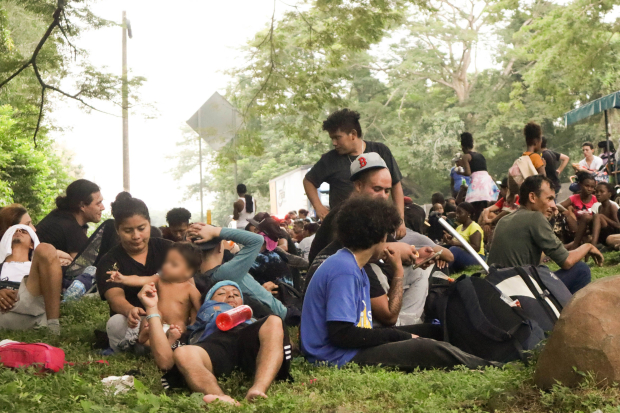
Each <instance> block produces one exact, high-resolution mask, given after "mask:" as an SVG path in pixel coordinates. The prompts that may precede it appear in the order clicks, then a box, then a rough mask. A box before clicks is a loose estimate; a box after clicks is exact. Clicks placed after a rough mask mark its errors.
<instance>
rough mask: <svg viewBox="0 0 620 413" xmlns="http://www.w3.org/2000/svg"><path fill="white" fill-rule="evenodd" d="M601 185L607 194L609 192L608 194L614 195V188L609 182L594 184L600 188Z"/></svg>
mask: <svg viewBox="0 0 620 413" xmlns="http://www.w3.org/2000/svg"><path fill="white" fill-rule="evenodd" d="M601 185H603V186H604V187H605V188H607V192H609V193H610V194H613V193H614V186H613V185H612V184H610V183H609V182H599V183H598V184H596V186H601Z"/></svg>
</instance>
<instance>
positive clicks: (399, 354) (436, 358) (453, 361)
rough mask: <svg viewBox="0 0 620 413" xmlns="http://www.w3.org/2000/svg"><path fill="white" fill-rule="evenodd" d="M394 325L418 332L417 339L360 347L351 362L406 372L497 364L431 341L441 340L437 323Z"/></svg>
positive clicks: (450, 345) (497, 364)
mask: <svg viewBox="0 0 620 413" xmlns="http://www.w3.org/2000/svg"><path fill="white" fill-rule="evenodd" d="M397 328H398V329H399V330H403V331H406V332H408V333H411V334H415V335H418V336H420V338H416V339H412V340H405V341H398V342H395V343H388V344H382V345H380V346H376V347H370V348H367V349H363V350H360V351H359V352H358V353H357V354H356V355H355V357H353V359H352V360H351V361H352V362H354V363H357V364H359V365H366V366H377V365H382V366H384V367H396V368H398V369H399V370H401V371H406V372H411V371H414V370H415V369H416V368H421V369H432V368H444V369H450V368H453V367H454V366H458V365H465V366H467V367H468V368H470V369H476V368H480V367H484V366H499V365H500V364H499V363H494V362H490V361H486V360H483V359H481V358H479V357H476V356H473V355H471V354H468V353H465V352H464V351H461V350H459V349H458V348H456V347H454V346H453V345H452V344H449V343H446V342H443V341H436V340H434V339H439V340H441V339H442V336H443V333H442V329H441V327H439V326H434V325H431V324H416V325H412V326H402V327H397ZM422 337H427V338H422Z"/></svg>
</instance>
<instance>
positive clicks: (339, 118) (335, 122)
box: [323, 108, 362, 138]
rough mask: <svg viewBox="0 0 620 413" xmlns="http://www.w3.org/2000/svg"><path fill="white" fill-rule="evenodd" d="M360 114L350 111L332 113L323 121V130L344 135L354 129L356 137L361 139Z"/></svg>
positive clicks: (342, 110)
mask: <svg viewBox="0 0 620 413" xmlns="http://www.w3.org/2000/svg"><path fill="white" fill-rule="evenodd" d="M360 117H361V116H360V114H359V113H358V112H356V111H354V110H350V109H346V108H345V109H340V110H337V111H335V112H333V113H332V114H331V115H329V116H328V117H327V119H325V120H324V121H323V130H324V131H327V132H329V133H335V132H337V131H338V130H340V131H342V132H344V133H351V131H352V130H354V129H355V131H356V132H357V137H358V138H361V137H362V126H361V125H360Z"/></svg>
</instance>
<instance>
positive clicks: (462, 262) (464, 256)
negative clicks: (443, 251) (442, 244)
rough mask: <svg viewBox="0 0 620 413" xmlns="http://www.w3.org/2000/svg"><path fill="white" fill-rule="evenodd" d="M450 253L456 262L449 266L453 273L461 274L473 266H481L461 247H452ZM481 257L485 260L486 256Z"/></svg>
mask: <svg viewBox="0 0 620 413" xmlns="http://www.w3.org/2000/svg"><path fill="white" fill-rule="evenodd" d="M450 252H451V253H452V255H454V261H452V262H451V263H450V265H449V266H448V268H450V271H451V272H459V271H462V270H464V269H465V268H467V267H471V266H472V265H480V263H479V262H478V260H476V258H474V256H473V255H471V254H470V253H469V252H467V251H465V250H464V249H463V248H461V247H450ZM480 257H481V258H482V259H483V260H484V259H485V258H484V255H480Z"/></svg>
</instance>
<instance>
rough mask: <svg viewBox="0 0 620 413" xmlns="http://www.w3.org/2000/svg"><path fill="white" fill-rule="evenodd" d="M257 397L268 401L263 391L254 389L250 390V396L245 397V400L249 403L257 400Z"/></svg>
mask: <svg viewBox="0 0 620 413" xmlns="http://www.w3.org/2000/svg"><path fill="white" fill-rule="evenodd" d="M257 397H262V398H263V399H266V398H267V395H266V394H265V393H263V392H262V391H260V390H256V389H254V388H251V389H250V390H248V394H246V395H245V399H246V400H247V401H249V402H252V401H254V399H256V398H257Z"/></svg>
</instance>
